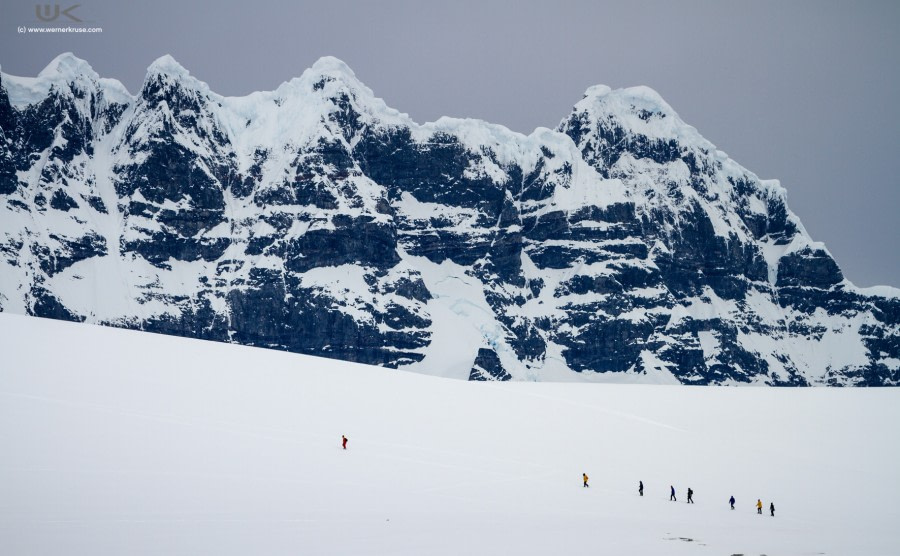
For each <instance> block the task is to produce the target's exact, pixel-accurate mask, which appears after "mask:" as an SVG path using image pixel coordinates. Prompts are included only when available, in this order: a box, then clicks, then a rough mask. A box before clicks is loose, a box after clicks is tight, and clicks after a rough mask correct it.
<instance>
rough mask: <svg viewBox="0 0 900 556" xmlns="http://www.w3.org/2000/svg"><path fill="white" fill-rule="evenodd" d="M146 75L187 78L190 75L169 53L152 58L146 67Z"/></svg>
mask: <svg viewBox="0 0 900 556" xmlns="http://www.w3.org/2000/svg"><path fill="white" fill-rule="evenodd" d="M147 74H148V75H158V74H164V75H171V76H173V77H183V78H187V77H190V76H191V73H190V72H189V71H188V70H187V69H186V68H185V67H184V66H182V65H181V64H180V63H178V61H177V60H176V59H175V58H174V57H172V55H171V54H164V55H162V56H160V57H159V58H157V59H156V60H153V62H152V63H151V64H150V65H149V66H148V67H147Z"/></svg>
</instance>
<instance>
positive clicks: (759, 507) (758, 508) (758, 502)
mask: <svg viewBox="0 0 900 556" xmlns="http://www.w3.org/2000/svg"><path fill="white" fill-rule="evenodd" d="M756 513H758V514H759V515H762V500H760V499H759V498H757V499H756Z"/></svg>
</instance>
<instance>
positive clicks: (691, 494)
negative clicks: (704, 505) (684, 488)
mask: <svg viewBox="0 0 900 556" xmlns="http://www.w3.org/2000/svg"><path fill="white" fill-rule="evenodd" d="M687 503H688V504H693V503H694V491H693V489H691V487H688V499H687Z"/></svg>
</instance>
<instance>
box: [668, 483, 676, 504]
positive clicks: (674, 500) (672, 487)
mask: <svg viewBox="0 0 900 556" xmlns="http://www.w3.org/2000/svg"><path fill="white" fill-rule="evenodd" d="M669 488H670V489H672V494H671V495H670V496H669V500H671V501H673V502H678V499H677V498H675V487H674V486H671V485H670V486H669Z"/></svg>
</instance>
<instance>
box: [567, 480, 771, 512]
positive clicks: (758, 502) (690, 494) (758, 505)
mask: <svg viewBox="0 0 900 556" xmlns="http://www.w3.org/2000/svg"><path fill="white" fill-rule="evenodd" d="M581 478H582V479H583V480H584V486H585V487H589V486H591V485H589V484H588V476H587V473H582V474H581ZM669 489H670V491H671V494H670V495H669V500H670V501H671V502H678V498H676V497H675V487H674V486H672V485H669ZM638 494H639V495H641V496H643V495H644V481H638ZM687 503H688V504H693V503H694V489H692V488H691V487H688V489H687ZM728 503H729V504H730V505H731V509H732V510H733V509H734V496H732V497H731V498H729V499H728ZM762 509H763V503H762V500H761V499H757V500H756V513H758V514H760V515H762ZM769 512H771V514H772V517H775V502H770V503H769Z"/></svg>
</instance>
